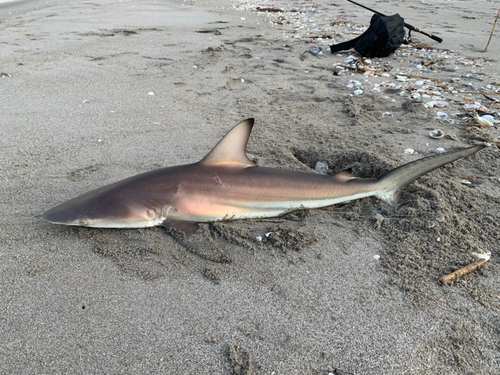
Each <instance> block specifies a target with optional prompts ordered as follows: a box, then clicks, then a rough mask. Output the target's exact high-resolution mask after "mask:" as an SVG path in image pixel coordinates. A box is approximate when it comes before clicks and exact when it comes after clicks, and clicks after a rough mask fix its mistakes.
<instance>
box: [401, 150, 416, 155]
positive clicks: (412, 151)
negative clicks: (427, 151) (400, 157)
mask: <svg viewBox="0 0 500 375" xmlns="http://www.w3.org/2000/svg"><path fill="white" fill-rule="evenodd" d="M403 152H404V153H405V154H406V155H413V154H414V153H415V150H414V149H412V148H406V149H405V150H404V151H403Z"/></svg>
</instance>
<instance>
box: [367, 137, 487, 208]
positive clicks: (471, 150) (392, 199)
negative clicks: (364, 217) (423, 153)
mask: <svg viewBox="0 0 500 375" xmlns="http://www.w3.org/2000/svg"><path fill="white" fill-rule="evenodd" d="M484 147H485V146H484V145H477V146H473V147H468V148H463V149H461V150H457V151H452V152H448V153H446V154H441V155H436V156H429V157H427V158H423V159H420V160H416V161H414V162H411V163H408V164H405V165H402V166H401V167H398V168H396V169H393V170H392V171H390V172H387V173H386V174H384V175H382V176H380V177H379V178H378V182H377V194H376V196H377V197H379V198H381V199H383V200H385V201H386V202H388V203H390V204H391V205H396V204H397V198H398V193H399V191H400V190H401V189H402V188H403V187H405V186H406V185H408V184H410V183H411V182H413V181H415V180H416V179H417V178H419V177H420V176H422V175H424V174H426V173H428V172H430V171H433V170H434V169H436V168H439V167H442V166H443V165H445V164H448V163H451V162H453V161H455V160H458V159H461V158H467V157H469V156H471V155H473V154H475V153H476V152H478V151H479V150H481V149H482V148H484Z"/></svg>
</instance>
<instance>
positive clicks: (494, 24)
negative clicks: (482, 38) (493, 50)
mask: <svg viewBox="0 0 500 375" xmlns="http://www.w3.org/2000/svg"><path fill="white" fill-rule="evenodd" d="M499 16H500V9H498V13H497V18H495V22H494V23H493V29H491V34H490V39H488V44H486V48H485V49H484V52H486V51H487V50H488V46H489V45H490V42H491V37H492V36H493V31H495V27H496V25H497V21H498V17H499Z"/></svg>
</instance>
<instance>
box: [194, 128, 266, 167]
mask: <svg viewBox="0 0 500 375" xmlns="http://www.w3.org/2000/svg"><path fill="white" fill-rule="evenodd" d="M253 123H254V120H253V118H249V119H247V120H244V121H242V122H240V123H238V124H236V126H235V127H234V128H232V129H231V130H230V131H229V132H228V133H227V134H226V135H225V136H224V138H222V139H221V140H220V141H219V143H217V144H216V145H215V147H214V148H213V149H212V151H210V152H209V153H208V154H207V156H205V157H204V158H203V159H202V160H201V161H200V163H203V164H218V163H238V164H242V165H245V166H248V167H256V166H257V164H255V163H254V162H253V161H251V160H250V159H249V158H248V156H247V153H246V150H247V143H248V138H249V137H250V132H251V131H252V127H253Z"/></svg>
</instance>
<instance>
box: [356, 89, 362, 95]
mask: <svg viewBox="0 0 500 375" xmlns="http://www.w3.org/2000/svg"><path fill="white" fill-rule="evenodd" d="M362 93H363V90H360V89H356V90H354V95H361V94H362Z"/></svg>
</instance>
